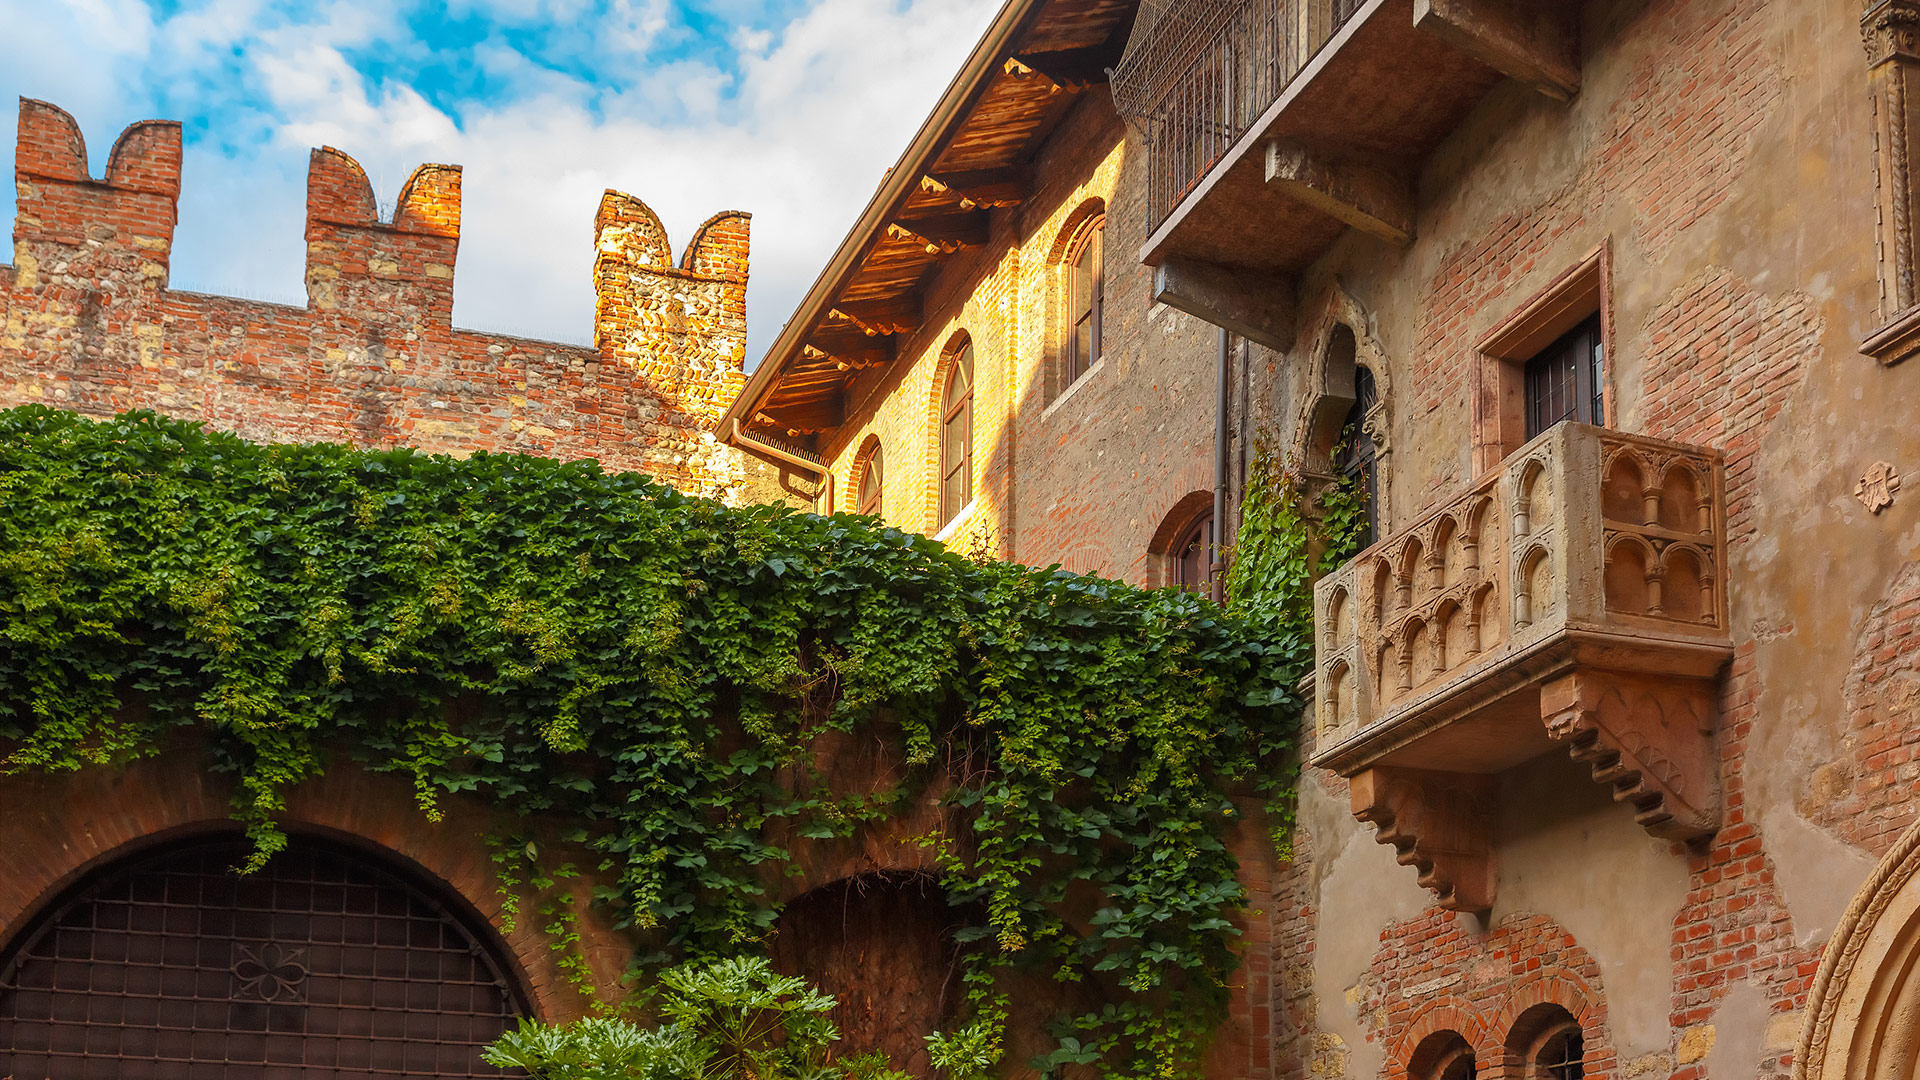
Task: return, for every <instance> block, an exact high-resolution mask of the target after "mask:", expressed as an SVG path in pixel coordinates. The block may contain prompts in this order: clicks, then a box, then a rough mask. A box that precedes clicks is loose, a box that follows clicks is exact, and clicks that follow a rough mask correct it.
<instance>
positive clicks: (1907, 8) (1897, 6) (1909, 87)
mask: <svg viewBox="0 0 1920 1080" xmlns="http://www.w3.org/2000/svg"><path fill="white" fill-rule="evenodd" d="M1860 32H1861V37H1862V43H1863V44H1864V45H1865V47H1866V50H1867V69H1868V75H1867V84H1868V86H1869V88H1870V90H1871V92H1872V98H1873V167H1874V192H1875V201H1876V203H1877V205H1878V208H1879V215H1878V217H1879V232H1878V235H1877V236H1876V237H1875V244H1874V247H1875V252H1876V255H1877V256H1878V262H1879V268H1880V324H1881V325H1880V329H1878V330H1876V331H1874V332H1873V333H1872V334H1870V335H1868V337H1867V339H1866V340H1865V341H1863V342H1862V343H1861V346H1860V347H1861V350H1862V351H1864V352H1866V353H1867V354H1869V355H1871V356H1874V357H1876V358H1878V359H1879V360H1880V362H1881V363H1883V364H1896V363H1899V362H1900V361H1901V360H1904V359H1906V358H1907V357H1909V356H1911V355H1913V354H1914V353H1916V352H1920V258H1916V252H1915V241H1914V221H1915V217H1916V213H1920V202H1917V201H1916V200H1917V198H1920V192H1917V191H1916V190H1915V177H1914V175H1913V159H1912V154H1913V146H1914V143H1915V141H1916V140H1917V139H1920V102H1917V101H1916V98H1920V0H1879V2H1878V3H1875V4H1873V5H1872V6H1871V7H1869V8H1868V9H1867V12H1866V14H1865V15H1864V16H1862V17H1861V20H1860Z"/></svg>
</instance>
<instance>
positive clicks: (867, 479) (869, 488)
mask: <svg viewBox="0 0 1920 1080" xmlns="http://www.w3.org/2000/svg"><path fill="white" fill-rule="evenodd" d="M881 465H882V462H881V451H880V446H879V444H877V443H876V444H875V445H874V447H873V452H872V453H870V454H868V455H867V465H866V471H864V472H862V473H861V474H860V491H859V493H858V495H857V496H856V506H855V512H856V513H859V514H878V513H879V512H880V491H881V488H880V485H881V482H882V479H883V478H882V476H881Z"/></svg>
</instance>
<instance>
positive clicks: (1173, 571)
mask: <svg viewBox="0 0 1920 1080" xmlns="http://www.w3.org/2000/svg"><path fill="white" fill-rule="evenodd" d="M1212 578H1213V511H1212V510H1211V509H1209V510H1208V511H1207V512H1206V513H1204V514H1201V515H1200V516H1199V517H1197V518H1195V519H1194V521H1193V522H1192V524H1189V525H1188V526H1187V527H1186V528H1185V529H1182V530H1181V531H1180V534H1179V536H1178V537H1176V538H1175V539H1174V541H1173V547H1172V548H1171V549H1170V550H1169V551H1168V552H1167V584H1169V585H1172V586H1174V587H1175V588H1179V589H1185V590H1186V591H1188V592H1195V593H1204V592H1206V591H1208V587H1209V586H1210V585H1211V584H1212Z"/></svg>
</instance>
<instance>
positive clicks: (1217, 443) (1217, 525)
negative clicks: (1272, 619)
mask: <svg viewBox="0 0 1920 1080" xmlns="http://www.w3.org/2000/svg"><path fill="white" fill-rule="evenodd" d="M1214 337H1215V339H1216V340H1217V341H1218V342H1219V345H1220V357H1219V363H1218V364H1217V366H1216V370H1215V372H1214V381H1215V382H1216V383H1217V384H1218V386H1217V387H1216V389H1217V390H1218V392H1219V394H1218V401H1217V402H1216V405H1215V410H1214V411H1215V416H1214V426H1213V566H1212V568H1211V570H1212V572H1211V573H1210V574H1209V575H1208V576H1209V577H1210V578H1211V579H1212V595H1213V602H1214V603H1216V604H1220V603H1225V602H1226V599H1227V551H1226V536H1227V456H1228V444H1229V441H1230V440H1229V435H1230V431H1229V424H1228V417H1227V400H1228V395H1227V383H1228V379H1227V374H1228V371H1229V367H1230V363H1229V358H1228V348H1227V330H1226V327H1224V326H1223V327H1219V328H1217V329H1216V330H1215V331H1214ZM736 424H737V421H736Z"/></svg>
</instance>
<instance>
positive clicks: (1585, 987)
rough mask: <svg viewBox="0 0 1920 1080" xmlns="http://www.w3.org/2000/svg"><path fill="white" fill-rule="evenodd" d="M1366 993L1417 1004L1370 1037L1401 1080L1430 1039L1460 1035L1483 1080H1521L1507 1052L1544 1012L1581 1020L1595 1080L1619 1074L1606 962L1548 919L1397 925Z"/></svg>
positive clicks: (1388, 933) (1449, 916)
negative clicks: (1482, 924)
mask: <svg viewBox="0 0 1920 1080" xmlns="http://www.w3.org/2000/svg"><path fill="white" fill-rule="evenodd" d="M1428 986H1432V987H1434V989H1432V990H1428V989H1427V987H1428ZM1363 989H1364V990H1365V991H1366V993H1368V994H1369V995H1378V996H1380V997H1382V998H1383V999H1385V1000H1389V1001H1399V1000H1406V1001H1407V1002H1408V1004H1407V1005H1406V1006H1402V1007H1396V1008H1393V1009H1389V1010H1387V1013H1386V1023H1385V1024H1384V1025H1383V1026H1382V1027H1381V1028H1380V1029H1378V1030H1377V1031H1376V1032H1375V1033H1374V1034H1373V1035H1372V1036H1371V1037H1370V1038H1371V1040H1372V1041H1375V1042H1377V1043H1378V1044H1379V1045H1380V1046H1381V1047H1382V1049H1383V1050H1384V1051H1385V1052H1386V1054H1387V1058H1386V1066H1385V1069H1384V1070H1383V1074H1384V1075H1385V1076H1387V1077H1390V1078H1392V1080H1407V1075H1408V1074H1407V1065H1408V1062H1409V1060H1410V1059H1411V1057H1412V1055H1413V1053H1414V1051H1415V1050H1416V1049H1417V1048H1419V1046H1420V1044H1421V1041H1422V1040H1423V1039H1425V1038H1427V1037H1429V1036H1431V1035H1433V1034H1434V1033H1436V1032H1439V1031H1443V1030H1454V1031H1458V1032H1459V1033H1460V1034H1461V1035H1462V1036H1463V1037H1465V1038H1466V1039H1467V1041H1468V1043H1469V1044H1470V1045H1472V1046H1473V1048H1474V1051H1475V1054H1476V1058H1477V1060H1478V1063H1479V1072H1478V1075H1479V1076H1480V1077H1482V1080H1522V1078H1523V1077H1525V1075H1526V1074H1525V1072H1524V1070H1522V1069H1521V1068H1520V1067H1519V1066H1518V1065H1517V1061H1518V1058H1517V1057H1516V1056H1515V1055H1512V1054H1509V1053H1508V1044H1509V1042H1510V1041H1511V1037H1512V1036H1513V1035H1514V1033H1515V1029H1516V1027H1519V1026H1521V1025H1522V1024H1523V1021H1524V1020H1526V1019H1527V1018H1528V1013H1529V1010H1537V1009H1541V1008H1543V1007H1555V1008H1558V1009H1562V1010H1564V1011H1565V1012H1566V1013H1567V1014H1568V1015H1569V1016H1571V1017H1572V1018H1573V1019H1574V1020H1576V1021H1578V1022H1579V1024H1580V1028H1581V1032H1582V1034H1583V1035H1584V1037H1585V1039H1586V1061H1587V1077H1588V1080H1610V1078H1612V1077H1614V1076H1615V1075H1616V1068H1617V1051H1616V1049H1615V1048H1614V1046H1613V1043H1612V1033H1611V1028H1610V1025H1609V1021H1608V1016H1607V1007H1606V995H1605V989H1604V986H1603V983H1602V980H1601V971H1600V967H1599V964H1598V963H1597V962H1596V961H1595V960H1594V959H1593V957H1592V956H1590V955H1589V954H1588V953H1587V951H1586V949H1584V948H1583V947H1582V946H1581V945H1580V943H1579V942H1578V941H1577V940H1575V938H1574V936H1573V935H1572V933H1570V932H1569V931H1568V930H1567V929H1566V928H1565V927H1562V926H1561V925H1559V924H1558V923H1556V922H1554V921H1553V920H1552V919H1551V918H1549V917H1547V916H1545V915H1540V914H1533V913H1514V914H1511V915H1508V916H1505V917H1503V918H1502V919H1500V921H1499V922H1498V923H1497V924H1495V925H1493V926H1491V927H1486V928H1481V927H1480V926H1479V925H1478V923H1477V920H1475V919H1473V918H1471V917H1464V916H1456V915H1454V914H1453V913H1451V912H1446V911H1442V910H1440V909H1438V908H1430V909H1428V910H1427V911H1426V912H1425V913H1423V914H1421V915H1419V916H1416V917H1414V918H1410V919H1406V920H1402V921H1400V922H1396V923H1393V924H1391V925H1390V926H1388V927H1387V928H1386V930H1385V931H1383V932H1382V934H1381V948H1380V951H1378V952H1377V953H1375V954H1374V957H1373V961H1372V963H1371V964H1370V965H1369V968H1368V974H1367V975H1366V976H1364V977H1363ZM1536 1015H1537V1014H1536ZM1523 1034H1524V1033H1523ZM1533 1034H1536V1035H1537V1034H1538V1032H1535V1033H1533Z"/></svg>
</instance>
